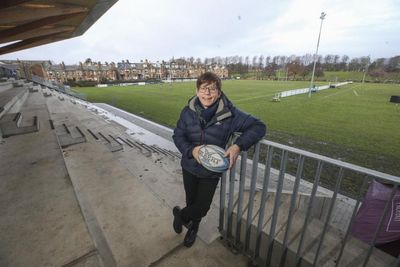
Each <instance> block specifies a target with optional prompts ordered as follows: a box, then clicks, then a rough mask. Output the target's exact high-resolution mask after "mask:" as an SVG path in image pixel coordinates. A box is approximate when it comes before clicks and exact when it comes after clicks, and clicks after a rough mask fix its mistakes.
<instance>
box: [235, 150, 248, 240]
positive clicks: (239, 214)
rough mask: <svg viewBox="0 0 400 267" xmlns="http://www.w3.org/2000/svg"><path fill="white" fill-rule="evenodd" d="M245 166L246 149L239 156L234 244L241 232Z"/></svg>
mask: <svg viewBox="0 0 400 267" xmlns="http://www.w3.org/2000/svg"><path fill="white" fill-rule="evenodd" d="M246 166H247V151H243V152H242V153H241V157H240V184H239V198H238V206H237V218H236V246H239V244H240V235H241V232H242V216H243V214H242V212H243V194H244V186H245V182H246Z"/></svg>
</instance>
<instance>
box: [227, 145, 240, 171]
mask: <svg viewBox="0 0 400 267" xmlns="http://www.w3.org/2000/svg"><path fill="white" fill-rule="evenodd" d="M239 153H240V147H239V146H238V145H236V144H233V145H231V146H230V147H229V148H228V149H227V150H226V152H225V155H224V156H225V157H226V158H229V169H230V168H232V166H233V165H234V164H235V162H236V160H237V158H238V156H239Z"/></svg>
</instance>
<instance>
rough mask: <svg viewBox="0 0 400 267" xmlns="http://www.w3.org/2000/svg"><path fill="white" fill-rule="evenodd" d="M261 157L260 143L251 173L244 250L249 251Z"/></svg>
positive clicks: (256, 147)
mask: <svg viewBox="0 0 400 267" xmlns="http://www.w3.org/2000/svg"><path fill="white" fill-rule="evenodd" d="M259 156H260V143H257V144H256V145H255V148H254V155H253V168H252V172H251V182H250V194H249V203H248V209H247V221H246V238H245V245H244V249H245V251H247V250H248V249H249V247H250V246H249V245H250V234H251V225H252V221H253V218H252V216H253V206H254V195H255V190H256V182H257V170H258V159H259Z"/></svg>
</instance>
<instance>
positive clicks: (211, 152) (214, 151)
mask: <svg viewBox="0 0 400 267" xmlns="http://www.w3.org/2000/svg"><path fill="white" fill-rule="evenodd" d="M224 154H225V150H224V149H222V148H220V147H219V146H215V145H204V146H202V147H201V148H200V149H199V160H200V162H201V164H202V165H203V167H204V168H206V169H207V170H210V171H213V172H224V171H226V170H227V169H228V167H229V160H228V159H227V158H225V157H224Z"/></svg>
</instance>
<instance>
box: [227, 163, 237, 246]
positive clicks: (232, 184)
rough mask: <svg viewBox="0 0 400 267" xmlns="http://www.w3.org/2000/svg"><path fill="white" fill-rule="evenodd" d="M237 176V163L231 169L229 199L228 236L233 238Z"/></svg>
mask: <svg viewBox="0 0 400 267" xmlns="http://www.w3.org/2000/svg"><path fill="white" fill-rule="evenodd" d="M235 176H236V164H234V165H233V166H232V168H231V169H230V171H229V199H228V229H227V237H228V238H229V239H230V238H232V223H233V218H232V215H233V198H234V195H235Z"/></svg>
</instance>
